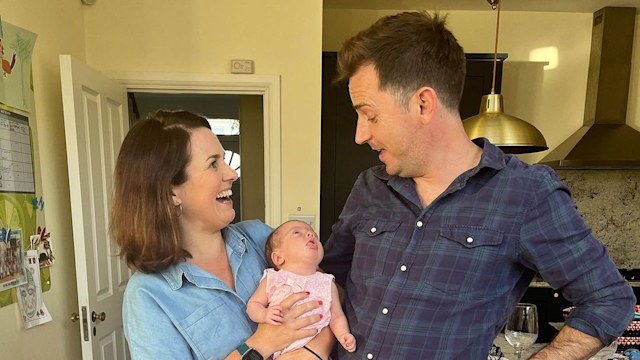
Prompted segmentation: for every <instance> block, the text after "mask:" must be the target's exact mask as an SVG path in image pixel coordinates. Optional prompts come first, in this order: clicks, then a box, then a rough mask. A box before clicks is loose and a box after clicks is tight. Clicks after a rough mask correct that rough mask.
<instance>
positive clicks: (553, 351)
mask: <svg viewBox="0 0 640 360" xmlns="http://www.w3.org/2000/svg"><path fill="white" fill-rule="evenodd" d="M603 346H604V345H603V344H602V342H600V340H599V339H597V338H595V337H593V336H591V335H587V334H585V333H583V332H582V331H580V330H576V329H574V328H572V327H570V326H567V325H565V326H563V327H562V329H561V330H560V332H559V333H558V335H556V337H555V338H554V339H553V341H552V342H551V343H549V345H547V346H545V347H544V348H542V349H540V351H538V352H537V353H535V354H534V355H533V356H532V357H530V358H529V359H530V360H556V359H563V360H582V359H588V358H590V357H591V356H593V355H595V354H596V353H597V352H598V351H600V349H602V347H603Z"/></svg>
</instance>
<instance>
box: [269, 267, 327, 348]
mask: <svg viewBox="0 0 640 360" xmlns="http://www.w3.org/2000/svg"><path fill="white" fill-rule="evenodd" d="M262 278H263V279H264V278H266V279H267V298H268V299H269V305H278V304H280V303H281V302H282V300H284V299H285V298H286V297H287V296H289V295H291V294H293V293H297V292H301V291H308V292H309V297H308V298H307V299H305V300H303V301H299V302H297V303H296V305H298V304H302V303H304V302H307V301H318V300H322V306H320V307H319V308H317V309H315V310H314V311H312V312H311V314H313V315H315V314H322V319H320V321H319V322H317V323H315V324H313V325H310V326H309V327H307V328H308V329H318V330H320V329H322V328H324V327H325V326H327V325H329V321H330V320H331V312H330V309H331V285H332V284H333V275H330V274H323V273H320V272H317V273H315V274H313V275H297V274H294V273H291V272H288V271H285V270H277V271H276V270H274V269H266V270H265V271H264V275H263V276H262ZM311 339H313V336H310V337H308V338H304V339H300V340H298V341H296V342H294V343H293V344H291V345H289V346H288V347H287V348H285V349H284V350H282V351H278V352H276V353H275V354H273V358H274V359H275V358H277V357H278V356H280V355H282V354H283V353H287V352H290V351H293V350H297V349H299V348H301V347H303V346H304V345H306V344H307V343H308V342H309V341H311Z"/></svg>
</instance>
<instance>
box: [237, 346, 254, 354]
mask: <svg viewBox="0 0 640 360" xmlns="http://www.w3.org/2000/svg"><path fill="white" fill-rule="evenodd" d="M251 350H252V349H251V348H250V347H249V346H248V345H247V343H242V344H240V346H238V347H237V348H236V351H238V353H239V354H240V357H243V356H245V355H246V354H247V353H248V352H249V351H251Z"/></svg>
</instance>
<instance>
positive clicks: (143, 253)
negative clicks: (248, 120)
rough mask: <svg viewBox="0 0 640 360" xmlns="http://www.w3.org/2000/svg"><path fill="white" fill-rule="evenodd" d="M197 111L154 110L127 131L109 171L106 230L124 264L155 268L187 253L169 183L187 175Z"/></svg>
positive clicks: (179, 181) (148, 269)
mask: <svg viewBox="0 0 640 360" xmlns="http://www.w3.org/2000/svg"><path fill="white" fill-rule="evenodd" d="M201 127H204V128H208V129H211V126H210V125H209V122H208V121H207V119H205V118H204V117H202V116H199V115H196V114H193V113H190V112H187V111H165V110H160V111H158V112H156V113H155V114H153V115H151V116H149V117H148V118H146V119H144V120H140V121H138V122H137V123H135V124H134V125H133V126H132V127H131V129H130V130H129V132H128V133H127V135H126V137H125V138H124V141H123V142H122V145H121V147H120V153H119V154H118V160H117V163H116V168H115V172H114V178H115V179H114V183H115V184H114V198H113V208H112V211H111V222H110V230H111V234H112V236H113V238H114V239H115V241H116V242H117V243H118V245H119V247H120V256H121V257H124V259H125V260H126V262H127V264H128V265H129V267H131V268H133V269H136V270H140V271H143V272H147V273H153V272H159V271H162V270H164V269H166V268H167V267H169V266H171V265H174V264H176V263H178V262H179V261H182V260H184V259H185V258H187V257H190V255H189V253H188V252H187V251H186V250H184V249H183V247H182V239H181V237H180V231H179V227H178V217H179V216H180V214H181V211H180V209H178V208H176V207H175V206H174V204H173V199H172V187H173V186H176V185H180V184H182V183H184V182H185V181H186V180H187V175H186V172H185V167H186V166H187V164H188V163H189V161H190V158H191V157H190V143H191V142H190V139H191V131H192V130H194V129H197V128H201Z"/></svg>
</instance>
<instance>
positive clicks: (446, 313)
mask: <svg viewBox="0 0 640 360" xmlns="http://www.w3.org/2000/svg"><path fill="white" fill-rule="evenodd" d="M476 143H477V144H478V145H479V146H481V147H482V148H483V153H482V157H481V160H480V164H479V165H478V166H477V167H475V168H473V169H470V170H468V171H466V172H464V173H463V174H461V175H460V176H458V177H457V178H456V179H455V180H454V181H453V182H452V183H451V184H450V185H449V187H448V188H447V189H446V190H445V191H444V192H443V193H442V194H440V195H439V196H438V198H436V199H435V200H434V201H433V202H432V203H431V204H429V205H428V206H426V207H425V206H422V204H421V202H420V198H419V196H418V194H417V191H416V189H415V184H414V182H413V180H412V179H407V178H401V177H398V176H390V175H388V174H387V173H386V172H385V170H384V167H383V166H378V167H374V168H372V169H369V170H366V171H364V172H363V173H362V174H360V176H359V177H358V180H357V181H356V183H355V184H354V186H353V190H352V191H351V194H350V195H349V198H348V199H347V202H346V204H345V207H344V210H343V212H342V214H341V215H340V217H339V221H338V223H337V224H336V225H334V227H333V229H332V235H331V237H330V238H329V239H328V240H327V243H326V244H325V257H324V260H323V262H322V263H321V264H320V267H321V268H322V269H323V270H325V271H326V272H328V273H331V274H334V275H335V276H336V281H337V282H338V283H339V284H341V285H343V286H344V287H345V289H346V298H345V301H344V307H345V314H346V315H347V318H348V320H349V326H350V327H351V331H352V333H353V334H354V336H355V337H356V340H357V343H358V348H357V350H356V352H354V353H347V352H345V351H344V350H343V349H341V348H340V347H338V349H337V350H338V355H339V356H338V359H340V360H343V359H371V358H373V359H438V360H444V359H456V360H466V359H469V360H477V359H486V358H487V354H488V353H489V349H490V347H491V343H492V341H493V339H494V338H495V336H496V335H497V334H498V333H499V332H500V330H501V329H502V327H503V326H504V324H505V321H506V318H507V316H508V315H509V313H510V311H511V310H512V309H513V307H514V305H515V304H516V303H517V302H518V300H519V299H520V298H521V297H522V295H523V294H524V292H525V291H526V289H527V287H528V285H529V283H530V282H531V279H532V278H533V276H534V274H535V273H536V272H539V273H540V274H541V275H542V277H543V278H544V279H545V280H546V281H547V282H548V283H549V284H550V285H551V286H552V287H553V288H555V289H560V290H561V291H562V294H563V295H564V296H565V298H567V299H568V300H570V301H572V302H573V303H574V305H576V306H577V307H576V309H580V310H579V311H578V312H575V313H574V312H573V311H572V313H571V316H570V317H569V319H567V321H566V324H568V325H569V326H571V327H573V328H576V329H578V330H580V331H582V332H585V333H587V334H589V335H592V336H594V337H597V338H599V339H600V340H601V341H602V342H603V343H605V344H609V343H611V341H612V340H614V339H615V337H616V336H619V335H620V334H621V333H622V332H623V331H624V328H625V327H626V326H627V324H628V323H629V321H630V320H631V318H632V317H633V306H634V305H635V298H634V296H633V292H632V290H631V288H630V287H629V285H628V284H627V283H626V282H625V281H624V279H623V278H622V277H621V276H620V274H619V273H618V271H617V269H616V266H615V264H614V263H613V262H612V261H611V259H610V257H609V256H608V253H607V250H606V248H605V247H604V245H602V244H601V243H600V242H599V241H597V240H596V239H595V238H594V236H593V234H592V233H591V231H590V229H589V228H588V227H587V226H586V225H585V224H584V221H583V220H582V218H581V216H580V214H579V213H578V211H577V210H576V208H575V205H574V203H573V201H572V200H571V196H570V192H569V189H568V188H567V187H566V186H565V185H564V184H563V183H562V182H561V181H559V180H558V179H557V177H556V176H555V174H554V172H553V170H551V169H550V168H548V167H546V166H540V165H533V166H532V165H528V164H525V163H523V162H522V161H520V160H518V159H517V158H516V157H515V156H513V155H506V154H504V153H503V152H502V151H500V150H499V149H498V148H497V147H495V146H494V145H492V144H491V143H489V142H488V141H487V140H486V139H480V140H477V142H476ZM574 311H575V310H574Z"/></svg>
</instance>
